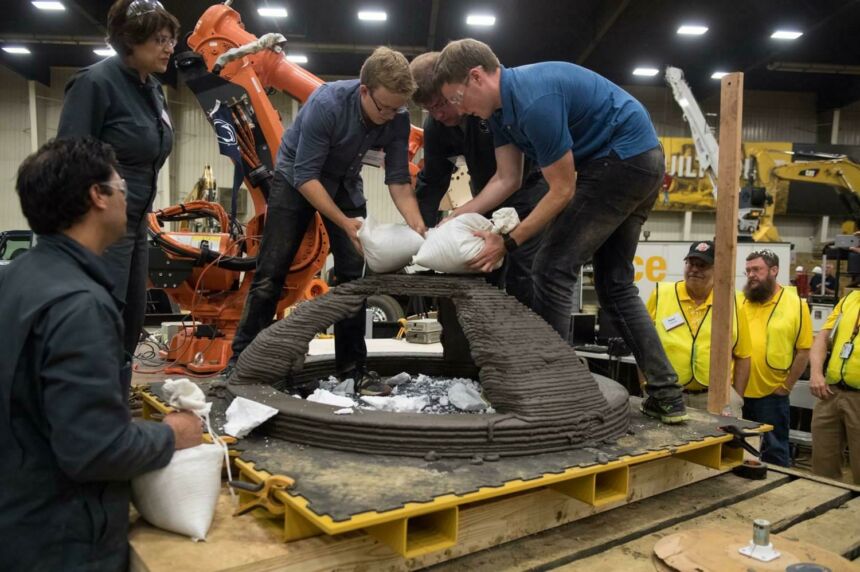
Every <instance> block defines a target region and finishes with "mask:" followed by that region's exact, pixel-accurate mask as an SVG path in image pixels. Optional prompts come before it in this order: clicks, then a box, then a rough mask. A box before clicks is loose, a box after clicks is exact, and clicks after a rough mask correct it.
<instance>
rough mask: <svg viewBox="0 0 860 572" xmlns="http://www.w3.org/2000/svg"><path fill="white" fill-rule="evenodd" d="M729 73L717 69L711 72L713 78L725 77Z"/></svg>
mask: <svg viewBox="0 0 860 572" xmlns="http://www.w3.org/2000/svg"><path fill="white" fill-rule="evenodd" d="M727 75H729V72H721V71H715V72H714V73H712V74H711V79H723V78H724V77H726V76H727Z"/></svg>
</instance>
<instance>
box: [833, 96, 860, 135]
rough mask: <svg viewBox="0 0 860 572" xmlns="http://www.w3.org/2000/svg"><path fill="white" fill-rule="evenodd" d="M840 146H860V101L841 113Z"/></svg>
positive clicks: (843, 109)
mask: <svg viewBox="0 0 860 572" xmlns="http://www.w3.org/2000/svg"><path fill="white" fill-rule="evenodd" d="M838 143H839V144H840V145H860V101H858V102H856V103H853V104H851V105H849V106H846V107H843V108H842V110H841V111H840V113H839V140H838Z"/></svg>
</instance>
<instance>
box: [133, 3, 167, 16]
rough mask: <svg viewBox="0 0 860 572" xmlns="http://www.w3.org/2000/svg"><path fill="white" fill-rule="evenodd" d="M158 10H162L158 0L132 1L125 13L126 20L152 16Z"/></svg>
mask: <svg viewBox="0 0 860 572" xmlns="http://www.w3.org/2000/svg"><path fill="white" fill-rule="evenodd" d="M158 10H162V11H163V10H164V6H162V5H161V2H159V1H158V0H134V2H132V3H131V4H129V5H128V9H127V10H126V11H125V17H126V18H129V19H131V18H140V17H141V16H145V15H146V14H152V13H153V12H156V11H158Z"/></svg>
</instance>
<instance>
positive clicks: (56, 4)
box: [32, 1, 66, 12]
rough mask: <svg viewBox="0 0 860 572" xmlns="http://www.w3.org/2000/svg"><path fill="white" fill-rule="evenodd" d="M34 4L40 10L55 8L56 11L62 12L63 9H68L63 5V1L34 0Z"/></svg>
mask: <svg viewBox="0 0 860 572" xmlns="http://www.w3.org/2000/svg"><path fill="white" fill-rule="evenodd" d="M32 4H33V6H35V7H36V8H38V9H39V10H53V11H55V12H62V11H63V10H65V9H66V7H65V6H63V3H62V2H37V1H34V2H32Z"/></svg>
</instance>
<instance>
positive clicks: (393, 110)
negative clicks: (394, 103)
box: [367, 89, 406, 115]
mask: <svg viewBox="0 0 860 572" xmlns="http://www.w3.org/2000/svg"><path fill="white" fill-rule="evenodd" d="M367 95H369V96H370V101H372V102H373V105H375V106H376V111H378V112H379V114H380V115H396V114H398V113H406V106H405V105H401V106H400V107H391V106H388V105H379V102H378V101H376V98H375V97H373V92H372V91H371V90H370V89H368V90H367Z"/></svg>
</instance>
